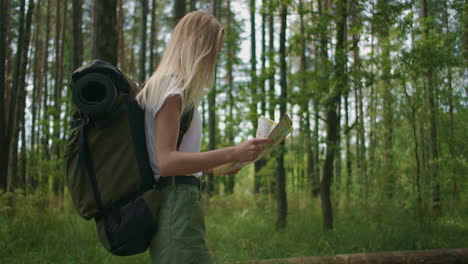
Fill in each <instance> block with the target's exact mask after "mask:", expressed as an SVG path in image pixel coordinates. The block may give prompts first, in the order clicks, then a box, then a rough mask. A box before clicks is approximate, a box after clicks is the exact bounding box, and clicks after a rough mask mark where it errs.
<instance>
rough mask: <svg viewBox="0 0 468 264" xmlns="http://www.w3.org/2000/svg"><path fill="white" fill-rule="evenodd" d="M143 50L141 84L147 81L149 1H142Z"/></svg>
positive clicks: (141, 54)
mask: <svg viewBox="0 0 468 264" xmlns="http://www.w3.org/2000/svg"><path fill="white" fill-rule="evenodd" d="M141 6H142V7H141V48H140V77H139V80H140V83H144V82H145V80H146V24H147V21H148V0H141Z"/></svg>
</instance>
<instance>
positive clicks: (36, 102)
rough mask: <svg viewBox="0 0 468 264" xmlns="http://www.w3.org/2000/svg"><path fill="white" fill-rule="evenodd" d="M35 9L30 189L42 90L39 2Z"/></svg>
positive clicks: (40, 13) (35, 159) (34, 173)
mask: <svg viewBox="0 0 468 264" xmlns="http://www.w3.org/2000/svg"><path fill="white" fill-rule="evenodd" d="M37 6H38V8H36V21H35V24H36V31H35V32H34V34H35V36H34V38H35V44H34V63H33V64H34V66H33V72H34V79H33V86H34V87H33V94H32V121H31V144H30V148H29V149H30V158H29V159H30V163H29V173H28V182H27V185H28V186H30V187H31V188H32V189H35V187H36V181H35V180H36V175H37V172H36V170H35V168H36V164H37V159H38V151H37V147H36V142H37V139H38V138H39V137H38V134H39V133H38V131H39V129H37V124H36V120H37V118H38V115H39V113H40V109H41V107H40V105H41V104H40V102H41V100H40V95H41V93H42V92H41V90H42V66H41V62H42V60H43V51H44V50H43V41H42V40H41V36H42V31H41V28H42V26H41V25H42V11H41V0H38V1H37ZM36 129H37V130H36Z"/></svg>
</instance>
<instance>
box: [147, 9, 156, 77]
mask: <svg viewBox="0 0 468 264" xmlns="http://www.w3.org/2000/svg"><path fill="white" fill-rule="evenodd" d="M156 12H158V5H157V2H156V0H152V4H151V36H150V46H149V51H150V65H149V71H150V72H154V71H155V70H156V68H155V66H156V65H158V54H157V48H158V38H157V37H156V34H157V33H158V28H157V26H156V25H157V22H156Z"/></svg>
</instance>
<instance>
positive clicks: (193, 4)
mask: <svg viewBox="0 0 468 264" xmlns="http://www.w3.org/2000/svg"><path fill="white" fill-rule="evenodd" d="M195 10H197V0H190V11H195Z"/></svg>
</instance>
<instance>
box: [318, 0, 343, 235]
mask: <svg viewBox="0 0 468 264" xmlns="http://www.w3.org/2000/svg"><path fill="white" fill-rule="evenodd" d="M336 12H337V15H336V19H337V21H336V24H337V30H336V50H335V69H334V70H335V78H336V84H335V87H333V89H331V91H329V95H328V96H329V99H328V100H327V101H326V102H325V109H326V116H325V123H326V130H327V136H326V137H327V139H326V151H325V160H324V163H323V171H322V173H323V174H322V181H321V185H320V197H321V203H322V214H323V228H324V229H325V230H327V229H333V209H332V204H331V180H332V177H333V160H334V155H335V153H336V149H337V148H338V145H337V144H338V142H339V133H338V129H339V124H340V120H339V115H338V113H337V111H336V109H337V106H338V104H339V103H340V98H341V93H342V89H345V87H346V73H345V66H346V61H347V57H346V47H345V31H346V16H347V11H346V0H340V1H338V2H337V7H336Z"/></svg>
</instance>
